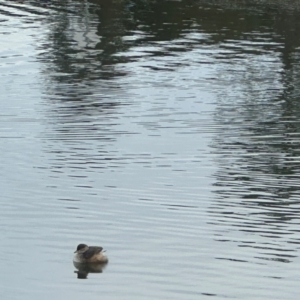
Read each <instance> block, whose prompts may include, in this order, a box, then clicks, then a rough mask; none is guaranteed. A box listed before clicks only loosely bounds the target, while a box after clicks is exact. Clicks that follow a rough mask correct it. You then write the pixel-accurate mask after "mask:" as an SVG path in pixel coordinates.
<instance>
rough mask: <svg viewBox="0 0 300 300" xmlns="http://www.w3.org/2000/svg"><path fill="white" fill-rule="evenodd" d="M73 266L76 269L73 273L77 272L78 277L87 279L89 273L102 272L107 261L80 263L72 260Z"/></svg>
mask: <svg viewBox="0 0 300 300" xmlns="http://www.w3.org/2000/svg"><path fill="white" fill-rule="evenodd" d="M73 264H74V267H75V268H76V269H77V271H74V273H76V274H77V278H78V279H87V277H88V275H89V273H102V272H103V270H104V269H105V268H106V265H107V263H100V264H81V263H76V262H74V261H73Z"/></svg>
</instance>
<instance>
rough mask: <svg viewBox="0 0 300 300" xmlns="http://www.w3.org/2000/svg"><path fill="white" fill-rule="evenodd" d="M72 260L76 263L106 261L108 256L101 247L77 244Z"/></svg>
mask: <svg viewBox="0 0 300 300" xmlns="http://www.w3.org/2000/svg"><path fill="white" fill-rule="evenodd" d="M74 253H75V255H74V258H73V261H74V262H76V263H107V262H108V258H107V256H106V255H105V254H104V250H103V248H102V247H97V246H88V245H86V244H79V245H78V246H77V249H76V251H75V252H74Z"/></svg>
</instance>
